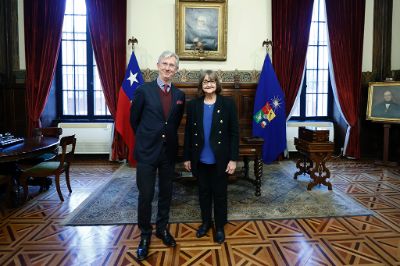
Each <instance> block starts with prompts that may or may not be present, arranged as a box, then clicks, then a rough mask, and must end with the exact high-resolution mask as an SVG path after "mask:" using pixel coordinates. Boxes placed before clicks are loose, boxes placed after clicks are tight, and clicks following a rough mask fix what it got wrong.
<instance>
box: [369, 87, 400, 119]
mask: <svg viewBox="0 0 400 266" xmlns="http://www.w3.org/2000/svg"><path fill="white" fill-rule="evenodd" d="M372 116H376V117H386V118H400V106H399V105H398V104H397V103H395V102H394V101H393V95H392V92H391V91H389V90H387V91H385V92H384V93H383V102H381V103H378V104H377V105H375V106H374V108H373V109H372Z"/></svg>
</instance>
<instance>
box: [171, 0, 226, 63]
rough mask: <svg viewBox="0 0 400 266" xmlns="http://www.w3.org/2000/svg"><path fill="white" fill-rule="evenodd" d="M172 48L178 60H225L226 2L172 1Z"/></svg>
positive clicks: (222, 0) (213, 0) (220, 0)
mask: <svg viewBox="0 0 400 266" xmlns="http://www.w3.org/2000/svg"><path fill="white" fill-rule="evenodd" d="M175 6H176V33H175V37H176V39H175V44H176V46H175V49H176V53H177V54H178V56H179V58H180V59H182V60H220V61H223V60H226V51H227V40H226V36H227V0H203V1H189V0H176V3H175Z"/></svg>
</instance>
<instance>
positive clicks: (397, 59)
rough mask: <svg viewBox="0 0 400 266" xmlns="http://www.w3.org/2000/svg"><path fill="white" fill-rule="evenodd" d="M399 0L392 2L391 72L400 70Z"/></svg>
mask: <svg viewBox="0 0 400 266" xmlns="http://www.w3.org/2000/svg"><path fill="white" fill-rule="evenodd" d="M399 25H400V0H393V16H392V70H399V69H400V34H399V28H398V27H399Z"/></svg>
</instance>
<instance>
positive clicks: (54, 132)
mask: <svg viewBox="0 0 400 266" xmlns="http://www.w3.org/2000/svg"><path fill="white" fill-rule="evenodd" d="M62 132H63V131H62V128H60V127H44V128H35V129H34V130H33V136H34V137H42V136H43V137H53V138H57V139H58V138H60V136H61V135H62ZM57 154H58V149H56V150H55V151H53V152H49V153H45V154H42V155H40V156H38V157H36V158H33V159H31V161H35V162H36V163H39V162H45V161H49V160H53V159H54V158H56V157H57Z"/></svg>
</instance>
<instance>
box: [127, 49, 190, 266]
mask: <svg viewBox="0 0 400 266" xmlns="http://www.w3.org/2000/svg"><path fill="white" fill-rule="evenodd" d="M178 67H179V57H178V56H177V55H176V54H175V53H173V52H169V51H165V52H163V53H162V54H161V55H160V57H159V59H158V62H157V68H158V72H159V75H158V78H157V79H156V80H154V81H152V82H149V83H145V84H143V85H142V86H140V87H138V88H137V89H136V91H135V93H134V97H133V101H132V106H131V125H132V128H133V130H134V132H135V134H136V144H135V151H134V156H135V159H136V160H137V169H136V170H137V171H136V183H137V187H138V190H139V199H138V225H139V228H140V230H141V240H140V243H139V246H138V248H137V257H138V259H139V260H144V259H145V258H146V257H147V254H148V249H149V245H150V239H151V234H152V226H151V223H150V222H151V202H152V200H153V196H154V187H155V181H156V173H157V171H158V190H159V194H158V213H157V221H156V236H157V237H158V238H160V239H161V240H162V241H163V243H164V244H165V245H166V246H169V247H174V246H175V245H176V243H175V240H174V238H173V237H172V236H171V234H170V233H169V231H168V230H167V225H168V220H169V209H170V203H171V197H172V179H173V177H174V174H175V158H176V153H177V150H178V134H177V130H178V127H179V124H180V122H181V119H182V115H183V111H184V106H185V94H184V93H183V92H182V91H180V90H179V89H177V88H175V86H174V85H172V84H171V80H172V78H173V76H174V75H175V73H176V72H177V70H178Z"/></svg>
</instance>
